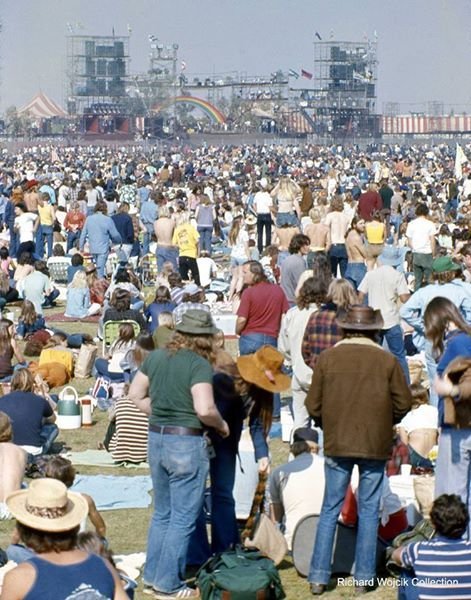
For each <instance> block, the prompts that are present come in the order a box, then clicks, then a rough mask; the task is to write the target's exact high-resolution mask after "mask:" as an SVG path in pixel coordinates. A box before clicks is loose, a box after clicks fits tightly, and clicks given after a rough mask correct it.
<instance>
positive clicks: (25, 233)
mask: <svg viewBox="0 0 471 600" xmlns="http://www.w3.org/2000/svg"><path fill="white" fill-rule="evenodd" d="M36 219H37V215H35V214H33V213H23V214H21V215H19V216H18V217H15V227H17V228H18V232H19V236H20V244H22V243H23V242H32V241H33V240H34V233H33V228H34V222H35V221H36Z"/></svg>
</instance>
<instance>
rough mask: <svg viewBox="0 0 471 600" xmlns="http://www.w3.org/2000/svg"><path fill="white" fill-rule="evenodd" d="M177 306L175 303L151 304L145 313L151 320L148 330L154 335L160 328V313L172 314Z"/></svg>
mask: <svg viewBox="0 0 471 600" xmlns="http://www.w3.org/2000/svg"><path fill="white" fill-rule="evenodd" d="M176 306H177V305H176V304H175V302H152V304H149V306H148V307H147V308H146V310H145V312H144V314H145V316H146V317H147V318H148V319H149V318H150V322H149V323H148V325H147V330H148V331H149V332H150V333H154V331H155V330H156V329H157V327H158V326H159V315H160V313H163V312H169V313H171V312H173V311H174V309H175V308H176Z"/></svg>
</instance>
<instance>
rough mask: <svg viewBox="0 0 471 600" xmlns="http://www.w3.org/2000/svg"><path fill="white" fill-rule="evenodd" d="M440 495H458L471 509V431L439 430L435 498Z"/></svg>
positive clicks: (449, 428) (448, 428) (445, 428)
mask: <svg viewBox="0 0 471 600" xmlns="http://www.w3.org/2000/svg"><path fill="white" fill-rule="evenodd" d="M442 494H458V496H461V500H462V501H463V502H464V503H465V504H466V505H467V508H468V511H469V510H470V509H471V429H452V428H451V427H443V428H442V430H441V433H440V439H439V440H438V457H437V465H436V467H435V498H437V497H438V496H441V495H442ZM469 539H470V528H469V525H468V540H469Z"/></svg>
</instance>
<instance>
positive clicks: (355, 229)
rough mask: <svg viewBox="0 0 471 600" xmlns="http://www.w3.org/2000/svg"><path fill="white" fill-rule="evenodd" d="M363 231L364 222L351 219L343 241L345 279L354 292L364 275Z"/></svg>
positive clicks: (365, 253)
mask: <svg viewBox="0 0 471 600" xmlns="http://www.w3.org/2000/svg"><path fill="white" fill-rule="evenodd" d="M364 231H365V221H364V220H363V219H360V218H359V217H354V218H353V219H352V227H351V229H350V231H349V232H348V234H347V237H346V239H345V246H346V248H347V256H348V264H347V270H346V271H345V279H348V281H350V282H351V283H352V285H353V286H354V288H355V290H356V289H358V286H359V285H360V283H361V280H362V279H363V277H364V276H365V275H366V265H365V259H366V255H367V252H366V246H365V244H364V242H363V233H364Z"/></svg>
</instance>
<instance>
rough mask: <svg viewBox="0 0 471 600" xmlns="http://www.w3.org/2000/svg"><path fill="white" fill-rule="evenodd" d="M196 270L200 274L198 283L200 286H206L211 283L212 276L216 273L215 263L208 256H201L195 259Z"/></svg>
mask: <svg viewBox="0 0 471 600" xmlns="http://www.w3.org/2000/svg"><path fill="white" fill-rule="evenodd" d="M196 263H197V265H198V272H199V274H200V283H201V285H202V287H206V286H207V285H209V284H210V283H211V279H212V276H214V275H215V274H216V273H217V270H218V268H217V265H216V263H215V262H214V260H213V259H212V258H209V256H201V257H200V258H197V259H196Z"/></svg>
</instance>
